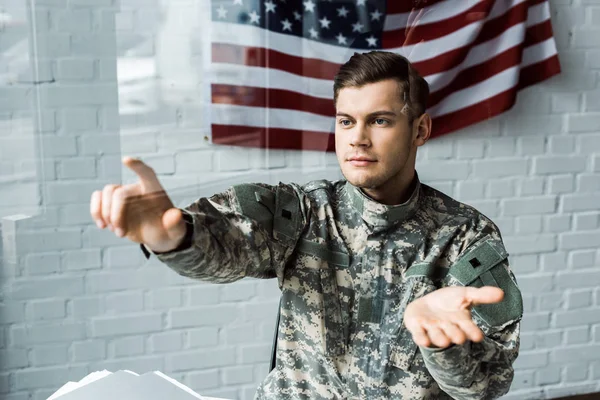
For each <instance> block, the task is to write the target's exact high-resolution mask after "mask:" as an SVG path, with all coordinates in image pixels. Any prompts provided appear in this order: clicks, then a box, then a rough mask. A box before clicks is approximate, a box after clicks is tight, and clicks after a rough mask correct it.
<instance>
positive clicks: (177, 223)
mask: <svg viewBox="0 0 600 400" xmlns="http://www.w3.org/2000/svg"><path fill="white" fill-rule="evenodd" d="M162 224H163V227H164V228H165V230H166V231H167V234H168V235H169V237H170V238H172V239H180V238H182V237H183V236H184V235H185V232H186V227H185V221H184V219H183V214H182V213H181V210H180V209H178V208H175V207H173V208H170V209H168V210H167V211H165V213H164V214H163V217H162Z"/></svg>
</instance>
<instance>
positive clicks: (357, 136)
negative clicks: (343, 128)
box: [350, 124, 371, 147]
mask: <svg viewBox="0 0 600 400" xmlns="http://www.w3.org/2000/svg"><path fill="white" fill-rule="evenodd" d="M370 144H371V141H370V140H369V132H368V130H367V127H366V126H364V125H363V124H357V126H356V127H355V128H354V129H353V130H352V139H351V141H350V145H351V146H358V147H360V146H362V147H368V146H370Z"/></svg>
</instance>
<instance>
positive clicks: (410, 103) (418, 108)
mask: <svg viewBox="0 0 600 400" xmlns="http://www.w3.org/2000/svg"><path fill="white" fill-rule="evenodd" d="M387 79H395V80H396V81H398V83H399V86H400V96H401V100H403V101H404V102H405V103H406V104H407V107H408V111H409V112H408V117H409V120H410V121H411V122H412V121H413V120H414V119H415V118H418V117H420V116H421V115H423V113H424V112H425V109H426V108H427V99H428V97H429V84H428V83H427V81H426V80H425V79H423V77H422V76H421V75H420V74H419V72H417V70H416V69H415V68H414V67H413V66H412V64H411V63H410V61H408V60H407V59H406V58H405V57H403V56H401V55H400V54H396V53H392V52H389V51H371V52H368V53H354V55H353V56H352V57H350V60H348V61H347V62H346V63H345V64H344V65H342V66H341V67H340V70H339V71H338V73H337V74H336V76H335V78H334V80H333V102H334V104H337V98H338V95H339V92H340V90H341V89H343V88H347V87H361V86H363V85H366V84H369V83H377V82H381V81H384V80H387Z"/></svg>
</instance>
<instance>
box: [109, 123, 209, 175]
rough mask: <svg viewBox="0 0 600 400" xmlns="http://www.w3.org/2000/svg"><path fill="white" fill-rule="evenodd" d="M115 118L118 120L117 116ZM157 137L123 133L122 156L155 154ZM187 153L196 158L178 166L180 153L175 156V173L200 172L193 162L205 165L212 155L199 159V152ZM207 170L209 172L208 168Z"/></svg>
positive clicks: (146, 133) (153, 133) (147, 133)
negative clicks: (194, 155)
mask: <svg viewBox="0 0 600 400" xmlns="http://www.w3.org/2000/svg"><path fill="white" fill-rule="evenodd" d="M108 118H109V116H108V115H107V116H105V121H106V120H108ZM117 118H118V115H117ZM106 124H107V122H105V123H104V125H106ZM105 129H106V127H105ZM157 135H158V134H157V133H156V132H144V133H135V134H132V133H124V134H123V135H122V136H121V148H122V152H123V154H129V155H131V154H146V153H150V154H152V153H156V152H157V151H158V143H157V140H156V138H157ZM189 153H190V154H192V153H196V154H197V156H198V158H197V159H196V158H192V157H191V156H190V157H189V159H185V163H184V162H183V161H182V162H181V164H179V163H180V161H179V159H180V158H181V154H180V153H177V154H175V160H176V170H177V172H181V171H187V172H197V171H202V169H201V168H200V167H199V165H194V162H195V164H201V163H205V162H206V160H207V158H211V157H212V153H208V152H202V153H203V156H201V157H200V154H198V153H201V152H189ZM184 154H185V153H184ZM184 158H185V157H184ZM117 160H118V162H117V164H118V165H119V168H120V166H121V162H120V159H119V158H117ZM211 163H212V161H211ZM190 165H191V166H190ZM180 167H181V168H180ZM208 170H210V168H209V169H208Z"/></svg>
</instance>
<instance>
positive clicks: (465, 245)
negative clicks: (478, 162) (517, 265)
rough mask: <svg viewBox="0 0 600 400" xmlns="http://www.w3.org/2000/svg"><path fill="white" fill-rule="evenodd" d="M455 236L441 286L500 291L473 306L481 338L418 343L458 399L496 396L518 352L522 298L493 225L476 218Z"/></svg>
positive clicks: (442, 383)
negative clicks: (436, 345)
mask: <svg viewBox="0 0 600 400" xmlns="http://www.w3.org/2000/svg"><path fill="white" fill-rule="evenodd" d="M463 232H465V236H463V237H461V238H458V241H457V242H458V243H457V249H456V253H457V254H459V256H457V257H455V258H454V257H453V258H454V262H453V263H452V265H451V266H450V269H449V271H448V276H447V277H446V282H445V284H444V285H443V286H473V287H482V286H496V287H499V288H501V289H502V290H503V291H504V298H503V300H502V301H501V302H500V303H497V304H485V305H479V306H476V307H473V309H472V310H471V315H472V319H473V321H474V322H475V324H476V325H477V326H478V327H479V328H480V329H481V330H482V332H483V333H484V335H485V337H484V340H483V341H482V342H479V343H476V342H469V341H468V342H466V343H465V344H464V345H453V346H450V347H448V348H446V349H431V348H424V347H421V348H420V351H421V354H422V355H423V359H424V361H425V365H426V366H427V369H428V370H429V372H430V374H431V375H432V376H433V378H434V379H435V380H436V382H437V383H438V384H439V386H440V388H441V389H442V390H443V391H445V392H446V393H448V394H449V395H450V396H451V397H453V398H455V399H461V400H469V399H485V400H488V399H495V398H498V397H500V396H502V395H504V394H506V393H507V392H508V390H509V389H510V385H511V383H512V380H513V377H514V370H513V363H514V361H515V359H516V358H517V356H518V354H519V344H520V339H519V334H520V321H521V318H522V316H523V300H522V296H521V292H520V290H519V288H518V286H517V281H516V278H515V276H514V274H513V273H512V271H511V269H510V267H509V263H508V253H507V252H506V250H505V249H504V244H503V242H502V238H501V236H500V232H499V231H498V228H497V227H496V226H495V225H494V224H493V223H492V222H491V221H489V220H488V219H487V218H481V219H479V220H478V221H477V222H476V223H475V224H474V225H472V226H471V227H470V229H465V230H464V231H463Z"/></svg>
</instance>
